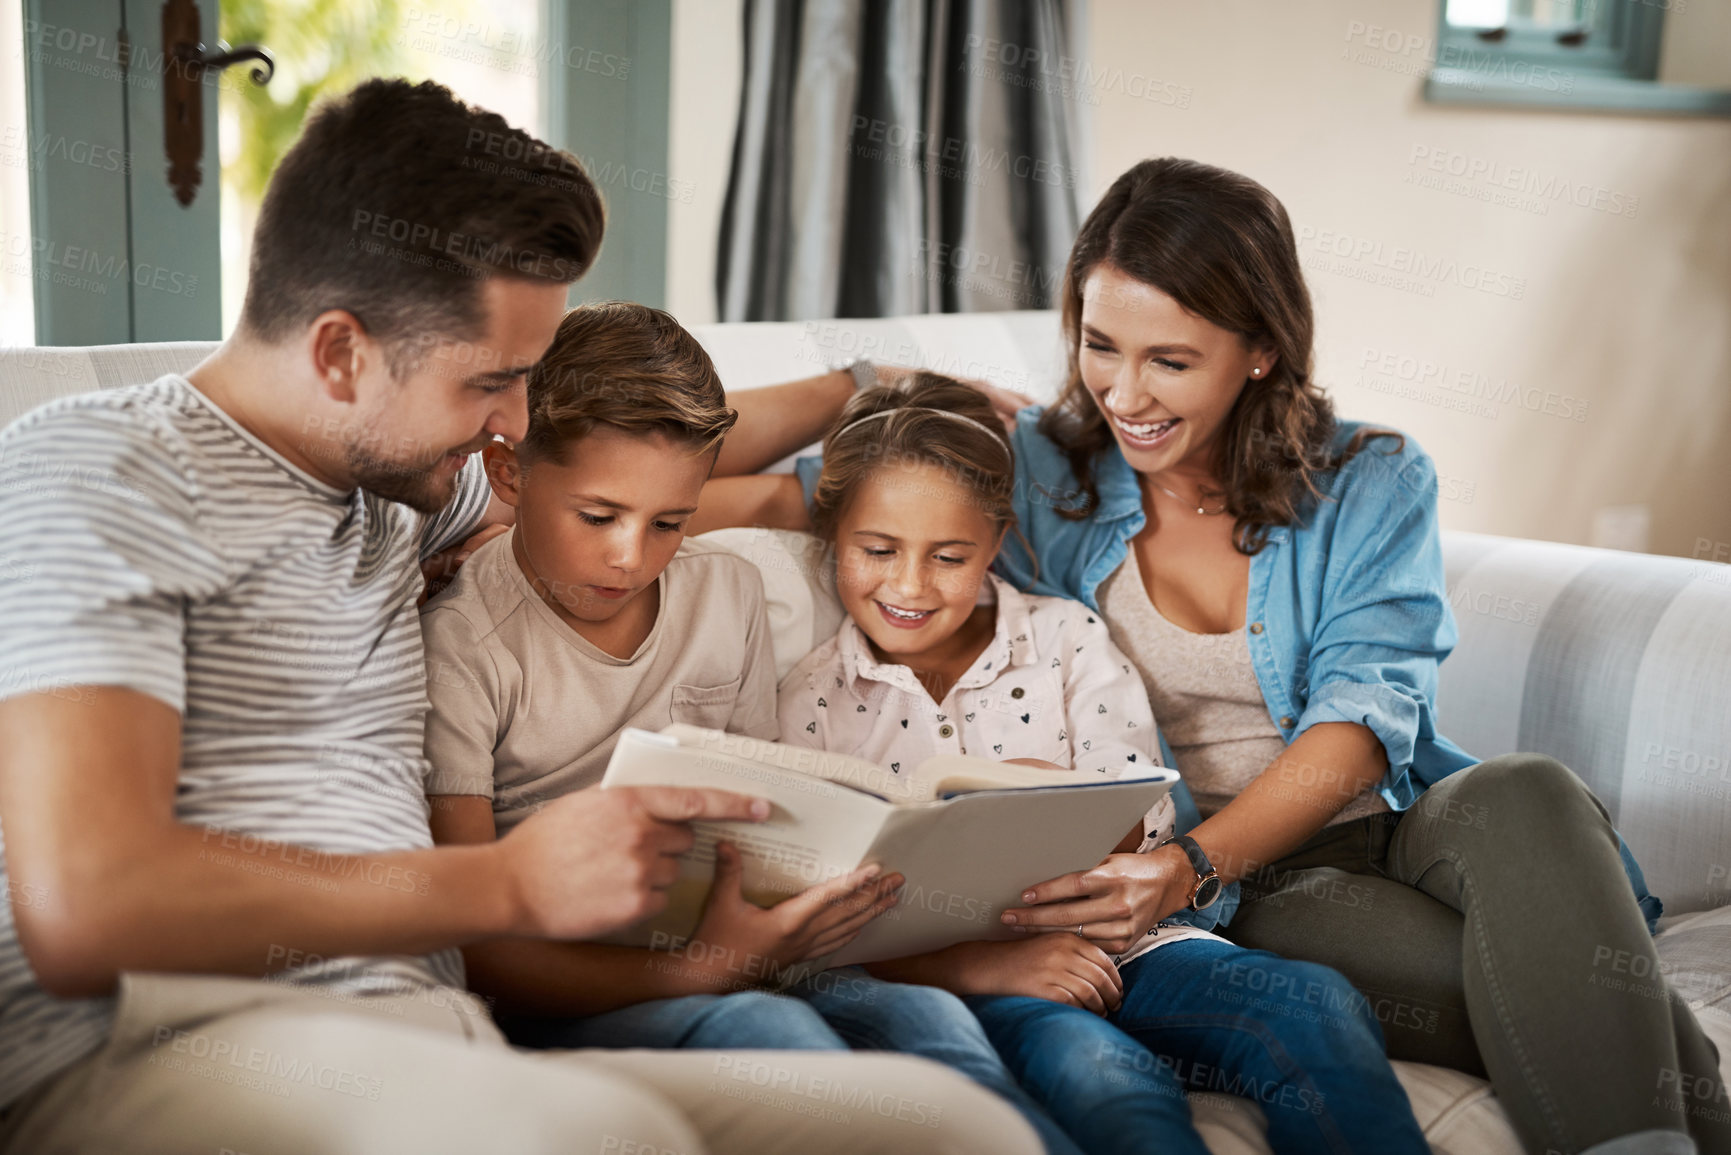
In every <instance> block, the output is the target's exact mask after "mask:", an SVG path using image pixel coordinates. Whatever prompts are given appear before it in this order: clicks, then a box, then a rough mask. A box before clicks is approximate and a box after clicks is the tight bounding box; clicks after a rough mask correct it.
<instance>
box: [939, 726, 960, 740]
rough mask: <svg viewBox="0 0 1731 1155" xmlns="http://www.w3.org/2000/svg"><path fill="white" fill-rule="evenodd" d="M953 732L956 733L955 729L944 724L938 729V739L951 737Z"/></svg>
mask: <svg viewBox="0 0 1731 1155" xmlns="http://www.w3.org/2000/svg"><path fill="white" fill-rule="evenodd" d="M955 732H956V728H955V727H954V726H950V725H947V724H946V725H943V726H939V727H938V737H940V738H948V737H950V736H951V735H953V734H954V733H955Z"/></svg>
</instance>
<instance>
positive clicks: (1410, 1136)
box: [968, 939, 1430, 1155]
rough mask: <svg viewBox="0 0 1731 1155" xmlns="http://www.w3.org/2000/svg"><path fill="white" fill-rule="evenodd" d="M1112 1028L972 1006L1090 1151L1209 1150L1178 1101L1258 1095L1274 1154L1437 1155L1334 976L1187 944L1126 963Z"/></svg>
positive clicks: (1005, 1000) (1024, 1001) (1368, 1018)
mask: <svg viewBox="0 0 1731 1155" xmlns="http://www.w3.org/2000/svg"><path fill="white" fill-rule="evenodd" d="M1121 977H1122V979H1123V982H1124V1002H1123V1005H1122V1006H1120V1007H1119V1008H1118V1010H1117V1011H1116V1012H1115V1013H1114V1014H1113V1015H1112V1016H1111V1017H1110V1020H1105V1019H1101V1018H1099V1017H1098V1016H1096V1015H1094V1014H1092V1013H1090V1012H1088V1011H1085V1010H1082V1009H1081V1008H1079V1007H1072V1006H1067V1005H1064V1004H1061V1003H1054V1002H1049V1001H1047V1000H1045V999H1035V998H1021V997H990V998H971V999H969V1000H968V1006H969V1008H970V1009H971V1010H972V1011H973V1012H974V1014H975V1016H976V1017H978V1018H979V1020H980V1023H981V1025H982V1026H983V1027H985V1030H986V1035H987V1037H989V1038H990V1039H991V1040H992V1043H993V1045H994V1046H996V1047H997V1048H998V1053H999V1054H1000V1055H1002V1056H1003V1058H1004V1061H1005V1063H1006V1065H1007V1066H1008V1067H1009V1069H1010V1071H1011V1072H1012V1073H1013V1074H1014V1075H1015V1076H1016V1078H1017V1079H1018V1080H1020V1082H1021V1084H1022V1086H1023V1087H1024V1088H1026V1090H1027V1091H1028V1093H1029V1094H1030V1095H1032V1096H1033V1097H1034V1099H1035V1100H1036V1101H1037V1102H1038V1103H1040V1104H1041V1105H1042V1106H1043V1107H1045V1108H1046V1110H1047V1112H1048V1113H1049V1114H1050V1115H1051V1116H1052V1118H1053V1119H1055V1120H1056V1121H1057V1123H1058V1125H1059V1126H1060V1127H1062V1128H1063V1129H1064V1130H1065V1131H1067V1132H1068V1133H1069V1134H1070V1136H1071V1138H1073V1139H1074V1140H1075V1141H1076V1143H1077V1145H1079V1146H1080V1147H1081V1148H1082V1149H1083V1150H1085V1151H1087V1152H1089V1153H1090V1155H1104V1153H1106V1152H1113V1153H1117V1152H1123V1153H1124V1155H1129V1153H1130V1152H1135V1151H1146V1150H1149V1149H1150V1148H1152V1147H1158V1148H1159V1149H1160V1150H1161V1151H1162V1152H1183V1153H1186V1155H1203V1153H1204V1152H1205V1151H1206V1148H1205V1147H1204V1146H1203V1144H1202V1140H1201V1137H1200V1136H1199V1135H1198V1134H1197V1133H1196V1129H1195V1127H1194V1125H1193V1124H1192V1123H1191V1120H1190V1109H1189V1105H1188V1103H1187V1102H1186V1101H1185V1099H1184V1091H1185V1090H1206V1091H1221V1092H1225V1093H1228V1094H1234V1095H1239V1096H1242V1097H1244V1098H1249V1099H1254V1100H1256V1101H1257V1102H1258V1103H1260V1104H1261V1106H1262V1112H1263V1114H1264V1115H1265V1116H1267V1118H1268V1141H1269V1145H1270V1146H1272V1147H1273V1148H1274V1149H1275V1150H1276V1151H1282V1152H1287V1151H1292V1152H1329V1153H1334V1152H1362V1151H1375V1152H1379V1153H1380V1152H1406V1151H1410V1152H1415V1153H1419V1155H1425V1153H1428V1152H1429V1150H1430V1147H1429V1145H1428V1144H1426V1142H1425V1139H1424V1134H1423V1132H1422V1131H1421V1130H1420V1129H1419V1125H1418V1121H1417V1120H1416V1119H1414V1118H1413V1114H1412V1104H1411V1103H1410V1102H1409V1101H1408V1100H1407V1096H1406V1091H1405V1090H1404V1089H1403V1088H1402V1087H1401V1085H1400V1083H1399V1081H1398V1080H1396V1078H1395V1076H1394V1069H1393V1068H1392V1067H1390V1066H1389V1064H1388V1059H1387V1058H1386V1057H1385V1056H1384V1054H1383V1045H1382V1032H1381V1028H1380V1027H1379V1026H1378V1025H1377V1021H1376V1017H1375V1015H1374V1014H1373V1013H1372V1011H1371V1008H1370V1006H1369V1004H1368V1002H1367V1001H1366V1000H1365V999H1364V997H1363V996H1362V995H1360V994H1359V993H1358V992H1357V991H1355V990H1354V989H1353V988H1352V987H1351V986H1350V985H1349V984H1348V983H1347V981H1346V980H1345V979H1344V978H1342V977H1341V976H1340V975H1339V974H1338V973H1337V972H1335V971H1333V970H1330V969H1329V968H1327V967H1323V966H1318V965H1316V964H1315V963H1304V962H1295V961H1293V960H1290V959H1284V958H1281V957H1280V956H1278V955H1273V954H1269V953H1268V952H1266V951H1252V950H1245V949H1244V948H1242V947H1236V946H1233V945H1232V944H1230V943H1224V942H1214V941H1211V940H1206V939H1192V940H1188V941H1185V942H1177V943H1173V944H1172V945H1170V946H1164V947H1161V948H1159V949H1158V950H1155V951H1152V952H1150V953H1148V954H1145V955H1143V956H1142V957H1141V958H1139V959H1136V960H1134V961H1133V962H1131V963H1129V964H1128V965H1126V966H1125V967H1124V968H1123V971H1122V972H1121Z"/></svg>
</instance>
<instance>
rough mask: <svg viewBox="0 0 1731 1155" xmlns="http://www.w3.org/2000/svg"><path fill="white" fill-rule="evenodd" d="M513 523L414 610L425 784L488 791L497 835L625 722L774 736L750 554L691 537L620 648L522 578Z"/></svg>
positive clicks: (592, 763)
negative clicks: (635, 634) (649, 620)
mask: <svg viewBox="0 0 1731 1155" xmlns="http://www.w3.org/2000/svg"><path fill="white" fill-rule="evenodd" d="M516 532H517V531H516V530H514V529H513V530H512V531H511V532H510V533H506V534H500V535H499V536H498V537H496V538H494V539H493V540H492V541H490V542H488V543H487V544H486V545H484V546H482V547H481V548H480V549H478V550H476V551H475V553H474V555H473V556H472V557H470V558H469V561H468V563H467V564H465V565H464V566H463V568H462V569H461V570H459V571H458V573H457V577H456V579H455V580H454V581H452V582H451V585H450V587H449V588H448V589H446V590H445V591H444V592H443V593H441V594H440V595H439V596H438V597H437V598H436V599H434V600H433V601H432V602H430V603H428V605H427V608H426V611H425V613H424V614H423V615H422V617H421V631H422V634H423V637H424V639H425V643H426V651H427V697H428V698H429V699H430V703H431V706H432V709H431V710H429V711H428V713H427V740H426V755H427V760H428V762H429V763H431V766H432V769H431V771H430V773H429V776H428V779H427V793H428V794H478V795H482V796H484V797H487V798H491V799H492V800H493V820H494V823H495V824H496V826H497V828H498V831H499V834H500V835H501V836H503V835H504V834H505V832H506V831H508V830H510V829H511V828H512V827H513V826H515V825H516V824H517V823H519V822H521V821H522V820H523V819H524V818H526V817H528V816H529V815H530V814H531V813H533V812H534V810H535V809H536V808H537V807H538V806H539V805H541V804H544V803H546V802H550V801H552V800H553V799H555V798H558V797H560V796H561V795H563V794H568V793H570V792H571V791H573V790H582V789H584V788H585V787H588V786H593V785H595V784H596V783H597V782H599V781H601V775H602V772H603V771H605V770H606V769H607V760H608V759H609V758H610V757H611V756H612V754H613V746H614V743H615V742H617V741H618V738H619V734H620V732H621V731H622V730H624V729H625V728H626V727H627V726H636V727H638V728H640V729H645V730H660V729H661V728H663V727H664V726H667V725H669V724H670V723H673V722H685V723H689V724H690V725H693V726H708V727H712V728H714V729H717V730H728V731H732V732H733V733H737V734H750V735H752V736H753V737H756V738H769V739H774V738H775V737H776V735H777V728H776V721H775V657H774V655H773V653H772V652H771V650H770V637H769V621H768V617H767V614H766V612H765V609H764V597H763V580H762V578H761V577H759V575H758V572H757V569H756V568H755V567H754V566H753V565H752V564H751V563H750V562H748V561H746V560H745V559H744V558H742V557H740V556H739V555H737V554H734V553H729V552H728V551H726V550H723V549H720V548H718V547H716V546H712V545H707V544H704V543H702V542H697V541H692V540H690V539H687V540H686V541H685V542H684V543H683V544H681V545H680V547H679V552H678V553H676V554H675V555H674V557H673V560H672V561H671V562H669V563H668V565H667V568H666V569H665V570H663V571H662V574H661V576H660V578H658V579H657V581H658V582H659V584H660V594H661V605H660V611H659V612H658V613H657V614H656V617H655V625H654V627H653V628H652V629H651V630H650V632H649V637H648V638H646V639H644V642H643V644H642V645H641V646H639V647H638V649H637V652H636V653H635V654H633V655H632V656H631V657H629V658H616V657H614V656H613V655H611V654H609V653H607V652H606V651H604V650H602V649H600V648H599V647H597V646H595V645H594V644H592V643H591V642H589V641H588V640H587V639H585V638H584V637H582V636H581V635H580V634H578V633H577V631H575V630H573V629H572V628H571V627H570V626H569V625H567V624H566V623H565V622H564V621H563V620H562V619H561V618H559V617H558V615H556V614H555V613H554V612H553V610H552V609H551V608H549V607H548V606H547V604H546V603H545V602H543V601H542V600H541V599H540V597H538V596H537V595H536V594H535V591H534V590H533V589H531V588H530V586H529V581H528V579H527V578H526V577H524V576H523V571H522V570H521V569H520V568H518V566H517V563H516V560H515V559H514V558H513V557H512V555H511V541H512V539H513V538H514V537H515V535H516ZM638 596H639V597H641V596H643V595H642V594H639V595H638Z"/></svg>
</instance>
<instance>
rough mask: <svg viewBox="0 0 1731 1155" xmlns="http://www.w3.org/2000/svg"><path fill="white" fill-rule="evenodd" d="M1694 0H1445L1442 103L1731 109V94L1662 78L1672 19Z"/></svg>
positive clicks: (1436, 96)
mask: <svg viewBox="0 0 1731 1155" xmlns="http://www.w3.org/2000/svg"><path fill="white" fill-rule="evenodd" d="M1689 2H1690V0H1443V2H1442V5H1441V7H1442V25H1441V28H1440V30H1439V32H1438V36H1437V53H1436V67H1435V68H1433V69H1432V70H1431V73H1430V76H1429V77H1428V79H1427V80H1426V82H1425V97H1426V98H1427V99H1429V100H1432V101H1436V102H1439V103H1451V104H1500V105H1536V106H1549V107H1557V108H1578V109H1598V110H1604V111H1623V112H1672V113H1693V114H1698V115H1731V92H1728V91H1721V90H1718V89H1712V88H1705V87H1697V86H1694V85H1676V84H1663V83H1659V81H1660V79H1661V77H1660V72H1661V68H1660V63H1661V52H1662V49H1663V48H1664V33H1665V23H1666V21H1667V19H1672V18H1675V17H1680V16H1682V15H1683V14H1684V13H1685V11H1686V8H1685V5H1686V4H1688V3H1689Z"/></svg>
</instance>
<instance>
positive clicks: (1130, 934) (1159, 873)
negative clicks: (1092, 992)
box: [1003, 843, 1196, 954]
mask: <svg viewBox="0 0 1731 1155" xmlns="http://www.w3.org/2000/svg"><path fill="white" fill-rule="evenodd" d="M1195 882H1196V870H1195V868H1194V867H1192V866H1191V865H1190V860H1189V859H1188V858H1186V857H1185V856H1184V851H1183V850H1182V848H1180V847H1179V846H1178V845H1176V844H1175V843H1169V844H1167V845H1165V846H1162V847H1160V848H1159V849H1157V850H1151V851H1149V852H1147V853H1146V854H1113V855H1108V856H1107V858H1106V860H1105V861H1104V862H1102V863H1100V865H1099V866H1096V867H1094V868H1093V869H1092V870H1084V871H1079V872H1077V873H1075V874H1065V875H1061V876H1060V877H1058V878H1054V879H1050V880H1048V881H1046V882H1042V883H1040V884H1039V885H1038V886H1033V887H1029V888H1028V889H1027V890H1026V891H1024V892H1023V894H1022V901H1023V902H1025V903H1027V904H1028V905H1026V906H1018V907H1012V908H1010V909H1009V910H1006V911H1005V912H1004V914H1003V921H1004V922H1005V923H1006V924H1008V925H1010V926H1013V927H1015V928H1016V929H1017V930H1018V931H1025V932H1028V933H1034V932H1042V931H1044V932H1056V931H1064V932H1068V933H1069V934H1070V936H1071V937H1072V938H1073V937H1076V928H1077V927H1081V933H1082V935H1084V936H1086V937H1087V938H1088V939H1089V940H1090V941H1092V942H1094V943H1097V944H1099V946H1100V947H1101V949H1103V950H1105V951H1107V952H1108V953H1110V954H1123V953H1124V952H1125V951H1127V950H1129V949H1130V947H1131V946H1132V945H1133V944H1134V943H1136V942H1137V941H1139V940H1140V939H1141V938H1142V936H1143V935H1145V934H1147V933H1148V931H1149V930H1150V929H1151V928H1152V927H1153V926H1154V924H1155V923H1157V922H1159V921H1160V920H1161V919H1163V918H1165V917H1166V916H1167V915H1169V914H1171V913H1172V912H1174V911H1176V910H1177V909H1178V908H1179V907H1181V906H1183V905H1184V904H1185V902H1186V901H1187V900H1188V897H1189V894H1190V888H1191V887H1192V886H1193V885H1194V884H1195Z"/></svg>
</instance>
